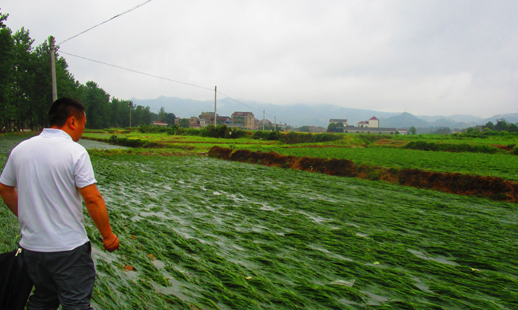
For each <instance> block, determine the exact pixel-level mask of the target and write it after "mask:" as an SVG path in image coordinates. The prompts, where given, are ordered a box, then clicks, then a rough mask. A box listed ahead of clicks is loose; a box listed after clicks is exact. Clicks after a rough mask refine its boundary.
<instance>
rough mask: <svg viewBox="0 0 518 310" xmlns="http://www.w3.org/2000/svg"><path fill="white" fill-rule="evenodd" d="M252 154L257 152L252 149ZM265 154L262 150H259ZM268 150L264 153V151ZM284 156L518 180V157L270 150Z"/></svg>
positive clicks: (373, 150)
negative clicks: (333, 159) (332, 159)
mask: <svg viewBox="0 0 518 310" xmlns="http://www.w3.org/2000/svg"><path fill="white" fill-rule="evenodd" d="M250 150H254V149H252V148H250ZM255 150H261V148H255ZM263 150H264V149H263ZM270 150H271V151H275V152H277V153H279V154H282V155H293V156H299V157H301V156H307V157H317V158H328V159H330V158H336V159H349V160H352V161H353V162H355V163H358V164H366V165H372V166H380V167H387V168H416V169H422V170H427V171H438V172H450V173H455V172H460V173H465V174H473V175H482V176H493V177H502V178H505V179H508V180H514V181H517V180H518V156H513V155H505V154H484V153H451V152H429V151H419V150H406V149H398V148H285V147H275V148H273V147H272V148H269V149H267V151H270Z"/></svg>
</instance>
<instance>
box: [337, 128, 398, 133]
mask: <svg viewBox="0 0 518 310" xmlns="http://www.w3.org/2000/svg"><path fill="white" fill-rule="evenodd" d="M396 131H397V129H396V128H382V127H376V128H370V127H354V126H347V127H344V132H345V133H367V134H378V135H395V134H396Z"/></svg>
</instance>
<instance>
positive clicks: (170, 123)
mask: <svg viewBox="0 0 518 310" xmlns="http://www.w3.org/2000/svg"><path fill="white" fill-rule="evenodd" d="M175 119H176V116H175V115H174V114H173V113H167V114H166V115H165V122H166V123H167V126H173V125H174V120H175Z"/></svg>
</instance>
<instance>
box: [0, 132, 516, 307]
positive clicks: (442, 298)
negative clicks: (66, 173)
mask: <svg viewBox="0 0 518 310" xmlns="http://www.w3.org/2000/svg"><path fill="white" fill-rule="evenodd" d="M2 140H3V139H0V141H2ZM0 143H3V142H0ZM12 144H13V143H12V142H10V143H9V145H12ZM1 145H4V146H7V145H8V143H7V142H6V143H4V144H1ZM0 148H2V147H0ZM6 148H7V147H5V148H3V150H2V149H0V167H3V164H4V162H5V160H6V157H7V155H6V154H7V153H8V150H6ZM414 152H415V151H414ZM99 154H104V155H102V156H101V155H93V156H92V162H93V165H94V169H95V171H96V177H97V179H98V181H99V183H98V187H99V189H100V191H101V192H102V194H103V196H104V197H105V199H106V201H107V205H108V207H109V212H110V216H111V221H112V224H113V227H114V230H115V232H116V233H118V234H119V236H120V239H121V250H120V251H118V252H115V253H107V252H104V251H101V250H100V248H101V243H100V241H98V237H99V235H98V233H97V232H96V230H95V228H94V227H93V223H92V222H91V220H90V219H89V218H88V216H87V215H86V216H85V217H86V221H87V223H86V224H87V231H88V234H89V237H90V239H91V240H92V242H93V244H94V259H95V263H96V267H97V271H98V281H97V284H96V287H95V291H94V298H93V301H94V303H95V304H94V306H95V308H96V309H169V308H172V309H376V308H378V309H517V308H518V258H517V257H516V252H517V248H518V241H517V240H518V230H517V228H518V227H517V226H518V214H517V212H516V205H515V204H509V203H502V202H495V201H490V200H487V199H483V198H476V197H469V196H458V195H451V194H444V193H440V192H435V191H430V190H422V189H416V188H412V187H402V186H398V185H394V184H389V183H385V182H380V181H366V180H361V179H355V178H339V177H333V176H329V175H322V174H317V173H309V172H303V171H297V170H289V169H281V168H270V167H264V166H260V165H250V164H244V163H236V162H227V161H221V160H216V159H213V158H207V157H204V156H181V157H178V156H142V155H131V154H130V155H111V154H110V153H109V152H106V153H99ZM502 156H508V157H511V156H509V155H502ZM0 216H1V218H2V221H0V251H1V252H5V251H9V250H12V249H13V248H14V247H15V243H16V241H18V240H19V232H18V227H17V223H16V219H15V218H14V216H12V215H10V214H9V211H8V210H7V208H6V207H5V206H4V205H1V206H0ZM130 267H131V268H130ZM130 269H133V270H130Z"/></svg>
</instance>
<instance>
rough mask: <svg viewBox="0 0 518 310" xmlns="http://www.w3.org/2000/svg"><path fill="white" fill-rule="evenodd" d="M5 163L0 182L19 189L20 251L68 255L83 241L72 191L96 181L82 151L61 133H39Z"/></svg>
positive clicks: (78, 201)
mask: <svg viewBox="0 0 518 310" xmlns="http://www.w3.org/2000/svg"><path fill="white" fill-rule="evenodd" d="M8 164H9V166H6V168H5V169H6V171H5V172H7V173H4V174H5V175H2V180H0V181H1V182H2V183H4V184H6V185H11V186H15V185H16V186H17V188H18V195H19V208H18V216H19V220H20V224H21V226H22V236H23V237H22V241H21V242H20V245H21V246H22V247H23V248H26V249H28V250H32V251H42V252H56V251H68V250H71V249H74V248H76V247H77V246H80V245H82V244H84V243H85V242H87V241H88V238H87V236H86V232H85V230H84V227H83V221H84V220H83V212H82V205H81V196H80V193H79V191H78V190H77V187H85V186H87V185H90V184H93V183H95V182H96V181H95V178H94V174H93V170H92V166H91V163H90V158H89V156H88V153H87V152H86V150H85V149H84V147H82V146H81V145H79V144H77V143H75V142H74V141H72V139H71V138H70V136H69V135H68V134H67V133H66V132H64V131H62V130H59V129H44V131H43V132H42V133H41V134H40V135H39V136H36V137H33V138H31V139H29V140H26V141H24V142H22V143H21V144H20V145H18V146H17V147H16V148H15V149H13V151H12V152H11V155H10V158H9V161H8ZM13 179H14V181H13ZM13 182H15V184H13Z"/></svg>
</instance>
